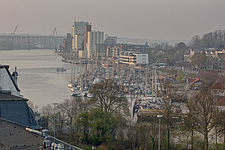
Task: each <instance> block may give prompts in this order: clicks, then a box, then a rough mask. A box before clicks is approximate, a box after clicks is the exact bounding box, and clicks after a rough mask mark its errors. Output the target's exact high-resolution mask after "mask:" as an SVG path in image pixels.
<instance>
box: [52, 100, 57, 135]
mask: <svg viewBox="0 0 225 150" xmlns="http://www.w3.org/2000/svg"><path fill="white" fill-rule="evenodd" d="M55 105H57V103H53V110H54V139H55V118H56V115H55Z"/></svg>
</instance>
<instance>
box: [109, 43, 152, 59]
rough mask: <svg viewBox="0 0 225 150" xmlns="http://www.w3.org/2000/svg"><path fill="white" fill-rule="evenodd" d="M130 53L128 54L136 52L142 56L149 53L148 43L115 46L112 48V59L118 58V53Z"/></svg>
mask: <svg viewBox="0 0 225 150" xmlns="http://www.w3.org/2000/svg"><path fill="white" fill-rule="evenodd" d="M123 51H130V52H138V53H142V54H148V53H149V52H150V51H151V48H150V47H149V45H148V43H145V44H143V45H141V44H117V45H115V46H114V47H113V57H115V58H118V57H119V55H120V52H123Z"/></svg>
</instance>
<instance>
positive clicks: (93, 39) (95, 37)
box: [87, 31, 104, 59]
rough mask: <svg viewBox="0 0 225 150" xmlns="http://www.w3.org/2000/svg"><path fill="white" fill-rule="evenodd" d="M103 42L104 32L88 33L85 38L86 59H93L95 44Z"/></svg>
mask: <svg viewBox="0 0 225 150" xmlns="http://www.w3.org/2000/svg"><path fill="white" fill-rule="evenodd" d="M103 42H104V32H100V31H91V32H88V36H87V58H88V59H90V58H93V56H94V46H95V44H103Z"/></svg>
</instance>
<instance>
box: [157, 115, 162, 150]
mask: <svg viewBox="0 0 225 150" xmlns="http://www.w3.org/2000/svg"><path fill="white" fill-rule="evenodd" d="M162 117H163V115H157V118H159V140H158V150H160V118H162Z"/></svg>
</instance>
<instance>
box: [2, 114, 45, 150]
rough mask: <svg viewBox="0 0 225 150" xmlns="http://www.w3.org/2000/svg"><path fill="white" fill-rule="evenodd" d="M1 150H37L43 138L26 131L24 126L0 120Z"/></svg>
mask: <svg viewBox="0 0 225 150" xmlns="http://www.w3.org/2000/svg"><path fill="white" fill-rule="evenodd" d="M0 127H1V128H0V139H1V140H0V149H1V150H8V149H10V150H38V149H39V147H40V146H41V145H40V144H41V142H40V141H42V140H43V138H42V137H41V136H39V135H37V134H34V133H31V132H28V131H26V127H25V126H21V125H18V124H16V123H14V122H11V121H9V120H5V119H2V118H0Z"/></svg>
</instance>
